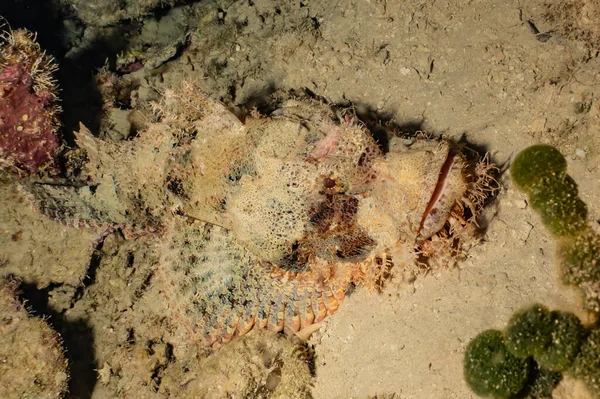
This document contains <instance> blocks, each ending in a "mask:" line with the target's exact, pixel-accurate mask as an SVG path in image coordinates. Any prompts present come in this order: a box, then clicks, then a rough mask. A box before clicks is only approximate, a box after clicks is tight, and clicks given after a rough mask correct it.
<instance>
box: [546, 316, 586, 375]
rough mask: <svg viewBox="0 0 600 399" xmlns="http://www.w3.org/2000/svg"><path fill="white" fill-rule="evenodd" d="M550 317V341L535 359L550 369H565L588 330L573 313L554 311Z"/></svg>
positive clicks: (569, 364) (573, 357)
mask: <svg viewBox="0 0 600 399" xmlns="http://www.w3.org/2000/svg"><path fill="white" fill-rule="evenodd" d="M550 319H551V333H550V336H551V338H550V342H549V344H548V345H547V346H546V347H545V348H544V350H543V351H542V352H541V353H539V354H537V355H536V356H535V360H536V361H537V362H538V364H539V365H540V366H542V367H544V368H546V369H548V370H551V371H564V370H566V369H567V368H568V367H569V366H571V363H573V360H574V359H575V356H577V354H578V353H579V349H580V347H581V344H582V343H583V340H584V339H585V337H586V335H587V331H586V330H585V328H584V327H583V325H582V324H581V320H579V317H577V316H576V315H574V314H573V313H569V312H557V311H554V312H552V313H550Z"/></svg>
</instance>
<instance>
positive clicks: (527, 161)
mask: <svg viewBox="0 0 600 399" xmlns="http://www.w3.org/2000/svg"><path fill="white" fill-rule="evenodd" d="M566 172H567V161H566V160H565V157H563V156H562V154H561V153H560V152H559V151H558V150H557V149H556V148H554V147H552V146H549V145H543V144H539V145H534V146H531V147H528V148H526V149H525V150H523V151H521V152H520V153H519V154H518V155H517V156H516V157H515V160H514V161H513V162H512V165H511V168H510V173H511V176H512V179H513V181H514V182H515V184H516V185H517V187H519V189H521V190H522V191H524V192H526V193H528V194H529V192H530V191H531V189H532V188H533V187H535V186H536V185H539V184H540V183H541V182H542V180H543V179H544V178H559V179H560V178H562V177H563V176H564V175H566Z"/></svg>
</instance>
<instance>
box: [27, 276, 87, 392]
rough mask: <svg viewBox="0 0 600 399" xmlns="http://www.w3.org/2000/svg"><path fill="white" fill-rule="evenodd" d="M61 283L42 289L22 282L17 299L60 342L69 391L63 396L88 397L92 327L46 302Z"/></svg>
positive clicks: (85, 321)
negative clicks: (70, 317) (67, 315)
mask: <svg viewBox="0 0 600 399" xmlns="http://www.w3.org/2000/svg"><path fill="white" fill-rule="evenodd" d="M61 285H62V284H51V285H49V286H48V287H46V288H44V289H38V288H36V286H35V284H28V283H23V284H21V286H20V290H21V292H22V293H21V295H20V299H21V300H23V301H25V302H26V304H27V308H28V309H29V310H30V312H31V313H32V314H33V315H34V316H38V317H42V318H44V319H45V320H46V322H47V323H48V324H49V325H50V326H51V327H52V328H53V329H54V330H56V331H57V332H58V333H59V334H60V336H61V338H62V341H63V347H64V348H65V351H64V353H65V357H66V359H67V362H68V369H69V374H70V379H69V390H68V394H67V395H66V396H65V399H88V398H91V397H92V392H93V391H94V387H95V385H96V377H97V374H96V370H97V369H98V363H97V361H96V353H95V350H94V335H93V329H92V326H91V325H90V324H89V323H88V321H87V320H84V319H72V320H68V319H67V318H66V317H65V316H64V315H63V314H61V313H59V312H56V311H55V310H53V309H52V308H51V307H49V305H48V298H49V294H50V292H52V291H53V290H54V289H56V288H58V287H60V286H61Z"/></svg>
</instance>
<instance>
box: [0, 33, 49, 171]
mask: <svg viewBox="0 0 600 399" xmlns="http://www.w3.org/2000/svg"><path fill="white" fill-rule="evenodd" d="M56 68H57V67H56V64H55V63H54V61H53V59H52V57H50V56H49V55H47V54H45V52H44V51H42V50H41V48H40V46H39V44H38V43H36V37H35V35H34V34H32V33H30V32H28V31H26V30H22V29H20V30H15V31H13V32H4V33H3V34H2V35H0V168H3V169H7V170H9V171H10V172H13V173H24V174H32V173H33V174H35V173H39V172H44V171H46V172H52V171H55V169H56V165H55V158H56V156H57V155H58V153H59V151H60V147H61V139H60V138H59V136H58V135H57V131H58V125H59V124H58V120H57V115H58V113H59V110H60V108H59V107H58V105H57V98H56V92H57V88H56V83H55V81H54V79H53V77H52V74H53V73H54V72H55V71H56Z"/></svg>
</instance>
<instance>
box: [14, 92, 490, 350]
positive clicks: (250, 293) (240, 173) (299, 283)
mask: <svg viewBox="0 0 600 399" xmlns="http://www.w3.org/2000/svg"><path fill="white" fill-rule="evenodd" d="M76 142H77V144H78V146H79V147H80V148H82V149H84V150H85V151H86V153H87V162H86V164H85V166H84V168H83V170H84V173H83V174H82V176H81V177H80V178H79V179H73V180H72V181H70V182H69V183H68V184H64V183H63V184H60V185H58V184H39V183H36V184H31V183H29V182H23V183H22V186H23V189H24V191H25V192H26V193H28V196H29V197H30V199H31V200H32V201H33V203H34V206H35V207H36V208H37V209H39V210H40V211H41V212H42V213H44V214H46V215H49V216H52V217H54V218H56V219H57V220H59V221H61V222H64V223H70V224H74V225H91V226H96V227H97V228H98V229H99V230H100V231H101V232H103V233H102V234H107V233H109V232H111V231H113V230H114V229H121V231H122V232H123V234H124V235H125V236H126V237H129V238H133V237H145V238H147V239H149V240H151V242H152V243H153V245H154V247H155V249H156V253H157V257H158V259H159V264H158V266H157V274H156V276H157V282H158V283H160V284H162V285H163V288H162V289H161V292H163V294H164V296H165V300H166V301H167V302H168V304H169V308H170V309H171V317H172V318H173V319H174V320H175V321H176V322H177V323H175V324H176V325H178V326H180V327H181V328H182V334H183V335H184V337H185V338H186V339H189V340H193V341H199V342H203V343H204V344H206V345H210V346H213V347H218V346H221V345H223V344H224V343H226V342H228V341H229V340H231V338H232V337H234V336H236V335H242V334H245V333H246V332H247V331H249V330H250V329H251V328H253V327H257V328H264V327H266V328H269V329H271V330H273V331H284V332H286V333H287V334H292V333H295V332H298V331H300V330H303V329H308V328H310V326H311V325H313V324H314V323H317V322H319V321H320V320H322V319H323V318H324V317H326V316H327V315H330V314H332V313H334V312H335V311H336V309H337V308H338V306H339V304H340V303H341V301H342V300H343V299H344V296H345V293H346V291H347V289H348V288H349V287H350V286H351V285H353V284H363V285H366V286H367V287H370V288H377V287H378V286H379V285H380V284H382V283H383V281H384V279H385V278H386V277H388V276H389V275H390V273H392V274H393V273H398V274H402V272H403V271H407V272H411V273H417V272H418V271H419V270H421V267H422V266H423V265H427V264H428V267H435V266H436V265H439V264H446V265H448V264H452V263H453V262H454V260H455V259H456V258H457V255H458V254H460V253H461V251H462V248H463V244H464V243H465V242H468V241H469V239H470V238H471V237H473V228H472V227H471V226H472V224H473V220H474V218H475V217H476V216H477V215H478V213H479V212H480V209H481V207H482V206H483V202H484V200H485V199H486V198H487V196H488V195H489V193H490V191H492V177H491V176H490V173H489V172H490V168H492V166H490V165H489V164H488V162H487V161H486V160H475V161H468V160H467V158H466V157H465V156H464V155H463V153H462V150H463V148H462V147H460V146H458V145H456V144H454V143H452V142H450V141H447V140H432V139H427V138H424V137H417V138H412V139H410V140H404V139H401V138H391V139H390V142H389V146H388V147H389V151H388V152H387V153H384V152H383V151H382V150H381V148H380V147H379V146H378V145H377V143H376V142H375V140H374V139H373V138H372V136H371V135H370V134H369V132H368V131H367V130H366V129H365V128H364V127H363V125H362V123H361V122H360V121H358V120H357V119H356V118H355V116H354V115H353V114H351V113H343V112H338V113H336V112H334V110H332V109H331V108H330V107H328V106H325V105H322V104H317V103H314V102H301V101H288V102H287V103H285V104H284V105H283V106H282V107H281V108H280V109H278V110H276V111H275V112H273V114H272V115H271V116H269V117H263V116H261V115H259V114H258V113H256V112H254V113H252V114H251V115H249V116H248V117H247V118H246V119H245V121H244V123H242V122H241V121H240V120H239V119H238V118H237V117H236V116H234V115H233V114H232V113H231V112H229V111H228V110H227V109H226V108H225V107H224V106H223V105H221V104H219V103H216V102H213V101H211V100H209V99H207V98H205V97H204V96H203V95H202V94H201V91H200V90H199V89H198V88H197V87H196V86H194V85H192V84H189V83H184V84H183V85H182V88H181V89H176V90H168V91H167V92H166V93H165V95H164V100H163V101H162V102H161V103H160V104H158V105H157V106H156V120H155V121H154V122H152V123H150V124H149V125H148V128H147V129H146V130H144V131H142V132H141V133H140V135H139V136H138V137H136V138H135V139H133V140H131V141H127V142H121V143H110V142H104V141H102V140H99V139H97V138H95V137H93V136H92V135H91V134H90V132H89V131H88V130H87V129H86V128H85V127H83V126H82V127H81V129H80V131H79V132H78V133H76ZM392 266H393V270H392V269H391V268H392Z"/></svg>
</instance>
